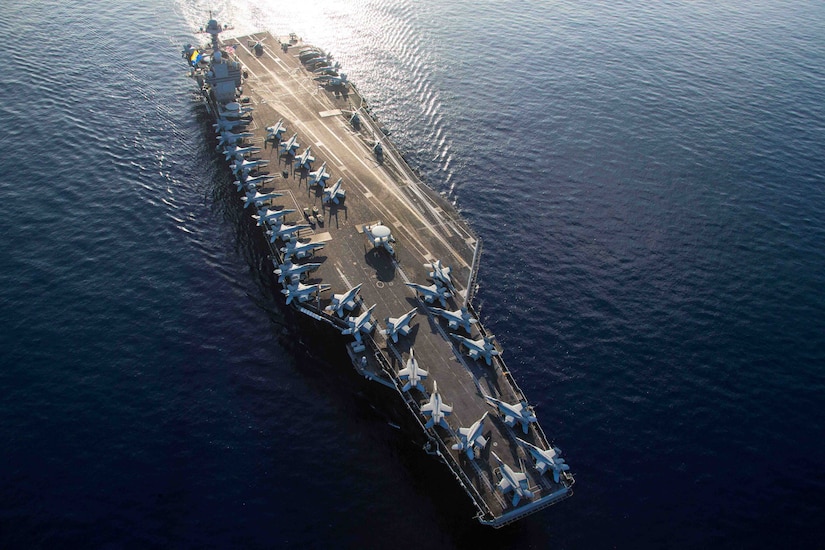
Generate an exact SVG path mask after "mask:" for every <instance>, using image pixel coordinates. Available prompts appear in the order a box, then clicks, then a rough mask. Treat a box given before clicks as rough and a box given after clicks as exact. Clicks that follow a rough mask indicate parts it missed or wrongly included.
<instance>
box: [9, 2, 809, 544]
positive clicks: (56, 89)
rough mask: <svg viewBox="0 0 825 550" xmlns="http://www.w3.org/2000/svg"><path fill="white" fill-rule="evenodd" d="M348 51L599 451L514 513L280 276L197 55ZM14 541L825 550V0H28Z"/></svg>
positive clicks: (12, 383) (12, 286)
mask: <svg viewBox="0 0 825 550" xmlns="http://www.w3.org/2000/svg"><path fill="white" fill-rule="evenodd" d="M209 9H215V10H216V11H217V13H218V15H219V17H220V19H221V20H223V21H230V22H231V23H233V25H234V26H235V30H234V32H235V33H237V34H244V33H247V32H252V31H255V30H259V29H267V30H270V31H272V32H274V33H278V34H285V33H288V32H291V31H294V32H296V33H298V34H299V35H301V36H302V37H304V39H306V40H307V41H310V42H313V43H315V44H318V45H320V46H322V47H324V48H326V49H328V50H331V51H332V52H333V53H334V54H335V55H336V58H337V59H339V60H340V61H341V62H342V64H343V65H344V67H346V69H347V70H348V73H349V76H350V78H351V79H352V80H354V81H355V82H357V83H358V85H359V88H360V89H361V90H362V91H363V92H364V94H365V95H366V96H367V97H368V98H369V99H370V100H371V104H372V106H373V108H374V111H375V112H376V113H377V114H378V115H379V117H380V118H381V120H382V121H383V122H384V123H385V125H386V126H387V127H388V128H389V129H390V130H392V136H393V139H394V141H395V142H396V143H397V144H398V146H399V147H400V148H401V149H402V150H404V151H405V152H406V153H407V154H408V157H409V159H410V162H411V163H412V164H413V165H414V166H415V167H416V168H417V169H419V170H420V171H421V173H422V174H423V176H424V178H425V179H426V181H427V182H428V183H429V184H430V185H431V186H432V187H434V188H435V189H437V190H439V191H441V192H443V193H444V194H445V195H447V196H448V197H449V198H450V199H451V200H453V201H455V203H456V204H457V205H458V206H459V207H460V208H461V210H462V211H463V212H464V214H465V215H466V217H467V218H468V219H469V220H470V222H471V223H472V225H473V227H474V228H475V229H476V231H477V232H478V233H479V234H480V235H481V236H482V237H483V238H484V243H485V244H484V256H483V259H482V269H481V274H480V283H481V287H480V291H479V293H478V295H477V305H479V306H480V307H481V311H482V316H483V318H484V320H485V323H486V324H487V325H488V326H489V327H490V328H491V329H492V330H493V331H494V332H495V333H496V335H497V336H498V337H499V339H500V341H501V342H502V344H503V346H504V348H505V354H506V358H507V361H508V365H509V366H510V367H511V369H512V370H513V372H514V373H515V375H516V377H517V379H518V380H519V382H520V385H521V386H522V388H523V389H524V390H525V392H526V393H527V395H528V396H529V397H530V398H531V400H532V402H533V403H534V404H535V405H536V406H537V410H538V414H539V417H540V418H541V420H542V424H543V426H544V427H545V430H546V431H547V432H548V434H549V435H550V437H551V438H553V439H555V441H556V443H557V444H558V445H559V446H560V447H561V448H562V449H563V450H564V454H565V456H566V457H567V459H568V462H569V463H570V464H571V466H572V468H573V472H574V473H575V474H576V478H577V483H576V486H575V496H574V497H573V498H572V499H570V500H568V501H565V502H564V503H562V504H560V505H558V506H555V507H552V508H550V509H549V510H547V511H545V512H542V513H540V514H538V515H534V516H531V517H530V518H528V519H527V520H525V521H522V522H519V523H518V524H515V525H513V526H511V527H508V528H506V529H503V530H499V531H491V530H489V529H487V528H484V527H481V526H479V525H477V524H476V523H475V522H474V520H472V518H471V516H472V509H471V507H470V505H469V503H468V502H467V500H466V498H465V497H464V495H463V494H462V493H461V492H460V489H458V488H457V487H456V486H455V483H454V482H453V481H452V479H451V478H450V476H449V475H448V473H447V471H446V469H445V468H443V466H441V465H440V464H439V463H437V462H435V461H434V460H432V459H430V458H428V457H427V456H426V455H424V453H423V452H421V451H420V449H419V448H417V447H416V446H415V445H414V444H413V443H411V441H410V439H411V438H410V437H409V435H408V434H404V433H401V432H398V431H396V430H394V429H393V428H392V427H390V426H389V425H388V417H387V416H386V414H385V410H384V409H383V408H382V407H380V406H377V405H374V404H373V403H372V402H371V398H372V397H373V395H374V393H373V391H372V389H371V388H369V387H368V386H367V385H365V382H364V381H362V380H360V379H359V378H358V377H357V376H356V375H355V374H354V372H353V371H352V369H351V368H350V367H349V366H348V365H347V362H346V359H345V354H344V352H343V349H342V350H340V353H336V352H335V351H334V349H333V350H329V349H326V348H328V347H329V346H328V345H327V344H328V343H327V342H325V341H324V340H323V339H319V338H318V337H317V336H313V335H311V334H303V333H302V332H300V331H298V330H296V328H295V327H294V324H295V318H294V316H293V315H291V314H290V313H289V312H287V311H285V310H284V308H283V307H282V306H281V305H280V303H281V300H280V298H281V297H280V295H279V294H277V292H276V290H274V289H272V288H271V287H270V286H269V283H268V279H267V277H265V276H263V275H262V273H263V271H264V270H265V268H266V266H267V260H266V259H265V258H263V257H262V256H261V254H260V250H259V247H258V246H257V245H256V241H255V236H256V232H255V229H254V228H253V227H251V226H250V224H249V223H248V222H247V221H246V219H245V218H244V216H243V215H242V213H241V212H240V208H239V204H238V201H237V199H236V198H235V196H236V195H235V193H234V191H233V190H232V189H230V188H229V187H228V186H227V182H228V180H229V175H228V174H227V170H226V168H225V167H224V165H223V163H222V161H221V159H220V158H219V157H217V156H216V154H215V152H214V148H213V144H212V138H211V134H210V128H209V126H208V124H209V120H208V118H207V117H206V116H205V114H204V112H203V109H202V108H201V107H200V106H199V105H198V104H197V103H196V102H195V101H194V95H193V89H192V84H191V82H190V81H188V79H186V78H185V77H184V73H185V67H184V66H183V64H182V62H181V60H180V56H179V51H180V46H181V44H183V43H184V42H190V41H192V40H193V32H194V31H195V30H196V29H197V27H198V26H200V25H202V24H203V23H204V22H205V20H206V18H207V11H208V10H209ZM0 31H2V33H3V34H4V36H6V37H7V43H8V44H13V47H9V48H8V49H7V50H6V52H5V55H4V56H3V58H2V63H3V64H4V71H3V74H4V78H3V79H0V120H2V121H3V132H2V134H0V250H2V254H1V255H0V396H2V398H1V399H0V421H2V428H0V548H65V547H84V548H88V547H93V548H95V547H110V548H147V547H164V548H168V547H174V548H204V547H214V548H273V547H310V548H314V547H324V548H339V547H340V548H386V547H397V548H421V547H430V548H453V547H458V548H466V547H471V546H475V547H481V545H484V547H502V548H503V547H514V548H516V547H517V548H525V547H527V548H550V547H553V548H604V547H618V548H639V547H644V548H709V547H720V548H731V547H733V548H758V547H783V548H788V547H797V548H813V547H820V546H821V545H822V537H823V535H825V533H823V530H824V529H823V527H822V518H823V515H824V513H825V499H823V497H822V494H823V490H825V469H823V464H825V443H823V438H822V434H823V428H825V416H824V415H823V410H825V371H824V370H823V369H825V160H823V150H825V68H824V67H825V43H823V41H822V39H821V37H822V36H825V5H822V4H818V3H810V2H802V1H794V0H790V1H771V2H766V1H756V2H743V1H730V2H701V1H700V2H685V3H680V2H664V3H660V2H650V1H643V2H638V3H630V4H628V3H624V4H622V3H619V4H618V5H617V4H616V3H612V2H594V3H590V4H579V3H574V2H568V1H558V2H555V1H554V2H533V1H522V2H514V1H510V0H505V1H503V2H495V3H494V2H481V3H477V2H469V1H464V0H458V1H456V2H450V3H443V2H433V1H429V0H424V1H421V2H386V1H385V0H343V1H340V2H332V1H321V2H313V3H312V4H309V5H299V4H282V3H275V2H271V1H263V0H258V1H255V0H242V1H238V2H226V1H224V2H216V3H211V4H209V3H204V2H200V1H195V0H178V1H177V2H173V1H170V0H149V1H148V2H143V3H139V4H135V3H126V2H121V1H119V0H115V1H114V2H110V3H94V4H91V5H86V6H74V5H73V6H69V5H67V4H65V3H60V2H55V1H53V0H44V1H42V2H39V3H35V4H34V5H32V4H31V3H28V2H22V1H19V0H11V1H9V2H6V3H4V6H3V9H2V10H0Z"/></svg>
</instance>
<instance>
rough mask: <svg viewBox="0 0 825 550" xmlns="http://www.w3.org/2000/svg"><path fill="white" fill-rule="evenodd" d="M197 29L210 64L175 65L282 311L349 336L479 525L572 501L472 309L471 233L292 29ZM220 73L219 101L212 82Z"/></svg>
mask: <svg viewBox="0 0 825 550" xmlns="http://www.w3.org/2000/svg"><path fill="white" fill-rule="evenodd" d="M213 22H214V21H210V23H209V25H210V26H212V25H213ZM215 25H217V24H216V23H215ZM210 26H208V27H207V29H206V31H205V32H208V33H210V34H212V36H213V50H212V52H211V55H210V56H207V55H204V53H203V52H202V51H199V50H197V49H195V48H192V47H191V46H190V47H188V49H187V48H184V57H185V58H187V60H188V61H189V64H190V67H191V75H192V76H194V77H196V78H197V80H198V82H199V84H200V88H201V92H202V95H203V98H204V100H205V103H206V104H207V106H208V108H209V109H210V111H211V112H212V114H213V115H214V116H215V118H216V122H219V123H226V127H225V128H224V127H219V128H217V130H221V132H222V133H219V134H215V138H213V137H212V136H210V139H217V141H218V142H219V146H220V147H222V148H223V149H224V152H225V155H226V158H227V160H230V159H231V160H232V161H233V171H234V172H235V175H236V177H237V181H236V185H237V187H238V191H239V194H238V196H239V202H240V201H244V203H245V204H247V205H248V208H247V211H248V212H249V214H250V215H255V216H258V223H259V224H260V225H261V229H262V235H263V238H264V240H265V242H266V243H267V246H269V247H270V252H271V255H272V257H273V264H272V266H271V268H272V269H273V270H277V271H276V272H275V275H274V276H275V277H276V278H277V279H278V280H279V283H278V284H280V285H282V287H283V289H282V291H281V292H282V294H283V295H284V297H285V300H286V302H287V303H288V304H289V305H290V306H292V307H295V308H297V309H298V311H300V312H301V313H304V314H306V315H308V316H310V317H312V318H313V319H315V320H316V321H318V322H320V323H325V324H327V325H330V326H332V327H334V328H335V329H336V330H338V331H340V332H341V333H342V334H345V335H349V336H351V338H352V342H351V343H350V344H348V345H347V346H346V351H347V353H348V354H349V356H350V358H351V360H352V363H353V365H354V366H355V368H356V370H357V371H358V372H359V373H360V374H361V375H363V376H364V377H366V378H368V379H370V380H373V381H375V382H378V383H380V384H382V385H384V386H386V387H387V388H388V389H389V390H390V391H392V392H393V393H395V394H397V397H398V398H399V399H401V400H402V402H403V403H404V405H405V406H406V407H407V408H408V409H409V412H410V416H411V418H412V419H413V420H412V421H413V423H414V425H416V426H417V427H418V429H419V430H420V431H421V433H423V434H424V440H425V441H426V444H425V445H424V448H425V450H426V451H427V452H428V453H431V454H433V455H436V456H438V457H440V459H441V460H442V461H443V462H444V463H445V464H446V465H447V467H448V468H449V469H450V470H451V472H452V473H453V475H454V476H455V478H456V480H457V481H458V483H459V485H460V486H461V487H462V488H463V489H464V490H465V491H466V493H467V494H468V496H469V497H470V498H471V500H472V502H473V504H474V505H475V507H476V509H477V519H478V520H479V521H480V522H482V523H483V524H487V525H492V526H494V527H500V526H502V525H506V524H508V523H511V522H512V521H515V520H517V519H520V518H522V517H524V516H526V515H529V514H531V513H533V512H535V511H538V510H540V509H542V508H545V507H547V506H549V505H551V504H554V503H556V502H558V501H560V500H563V499H565V498H567V497H569V496H570V495H572V485H573V482H574V479H573V476H572V475H571V473H570V472H569V471H568V470H569V468H568V467H567V465H566V464H565V463H564V460H563V459H561V457H560V451H558V449H557V448H555V447H553V446H552V445H551V444H550V442H549V441H548V438H547V436H546V434H545V433H544V432H543V431H542V429H541V427H540V425H539V423H538V421H537V419H536V417H535V414H534V412H533V409H532V407H530V406H529V404H528V403H529V401H528V399H527V397H526V396H525V395H524V394H523V393H522V391H521V389H520V388H519V387H518V385H517V384H516V382H515V380H514V379H513V377H512V376H511V375H510V373H509V371H508V369H507V366H506V364H505V363H504V360H503V359H502V353H503V350H502V349H501V348H500V347H499V345H498V343H497V342H496V340H495V337H494V336H493V335H492V334H488V333H487V331H486V329H485V328H484V326H483V325H482V323H481V321H480V320H479V319H478V316H477V314H476V312H475V311H474V309H473V307H472V295H473V291H474V289H475V275H476V272H477V269H478V265H479V259H480V257H481V240H480V239H479V238H478V237H477V236H476V235H475V233H474V232H473V230H472V229H471V228H470V227H469V225H468V224H467V222H466V221H465V220H463V219H462V218H461V216H460V214H459V213H458V212H457V210H456V209H455V208H454V206H453V205H452V204H450V202H449V201H448V200H446V199H445V198H444V197H443V196H441V195H439V194H438V193H436V192H435V191H433V190H432V189H430V188H429V187H427V186H426V185H425V184H423V183H422V182H421V181H420V179H419V178H418V177H417V176H416V174H415V173H414V172H413V170H412V169H411V168H410V167H409V166H408V165H407V163H406V161H405V160H404V158H403V156H402V155H401V154H400V153H399V151H398V150H397V149H396V147H395V146H394V145H393V143H392V142H391V140H390V139H389V138H388V137H387V136H386V135H385V134H384V132H383V131H382V128H381V125H380V124H379V123H378V121H377V120H376V119H375V117H374V116H373V115H372V113H371V110H370V108H369V105H368V103H367V102H366V101H365V100H364V99H363V97H362V96H361V94H360V93H359V91H358V90H357V88H356V87H355V85H353V84H352V83H351V82H349V81H348V80H347V79H346V76H345V75H343V74H342V73H340V70H339V68H338V67H336V66H334V65H333V64H332V63H331V60H330V59H329V57H328V56H326V55H325V54H323V52H320V50H317V49H314V48H312V47H310V46H307V45H306V44H304V43H302V42H301V40H300V39H299V38H297V37H296V36H295V35H290V36H289V37H275V36H272V35H270V34H268V33H260V34H253V35H248V36H243V37H238V38H232V39H225V40H224V41H223V42H222V43H221V42H218V40H217V34H218V33H220V32H221V31H222V30H223V29H221V28H220V27H214V26H212V29H213V30H212V31H210V30H209V29H210ZM215 29H217V30H215ZM204 51H205V50H204ZM316 53H317V55H316ZM220 65H227V66H228V67H227V68H222V67H221V66H220ZM238 69H240V73H241V75H240V77H239V76H238V75H237V74H236V73H237V70H238ZM324 69H327V70H324ZM233 71H234V72H233ZM233 75H234V76H233ZM239 78H240V85H239V86H238V85H237V84H238V79H239ZM233 79H234V80H235V86H233V87H234V88H235V89H234V90H233V94H234V97H233V98H231V101H227V97H226V95H225V92H220V91H219V88H220V86H221V81H224V82H225V81H227V80H233ZM222 94H223V97H222ZM307 149H309V151H307ZM310 159H313V160H310ZM243 162H248V163H249V164H243Z"/></svg>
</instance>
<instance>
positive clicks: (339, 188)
mask: <svg viewBox="0 0 825 550" xmlns="http://www.w3.org/2000/svg"><path fill="white" fill-rule="evenodd" d="M285 130H286V128H285V127H284V125H283V120H279V121H278V122H277V123H276V124H275V125H274V126H269V127H267V137H266V139H267V141H268V142H272V143H273V146H274V144H275V143H278V144H279V146H280V150H281V154H282V155H286V156H292V157H294V159H295V160H294V162H295V169H296V170H306V171H307V172H308V176H309V182H308V184H309V186H310V187H312V186H319V187H321V188H322V189H323V198H322V201H323V202H324V203H325V204H329V203H333V204H336V205H337V204H341V201H343V200H344V198H345V197H346V194H347V192H346V191H345V190H344V188H343V185H342V184H343V182H344V179H343V178H338V181H336V182H335V184H333V185H332V186H330V187H327V185H326V182H327V180H328V179H329V178H330V176H331V174H330V173H329V172H328V171H327V163H326V162H323V163H322V164H321V167H320V168H318V169H317V170H312V163H313V162H315V157H314V156H313V155H312V146H311V145H309V146H307V148H306V149H304V152H303V153H301V154H298V149H300V148H301V144H300V143H299V142H298V134H297V133H294V134H292V137H290V138H289V139H288V140H286V141H282V139H281V136H282V135H283V133H284V131H285Z"/></svg>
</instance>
